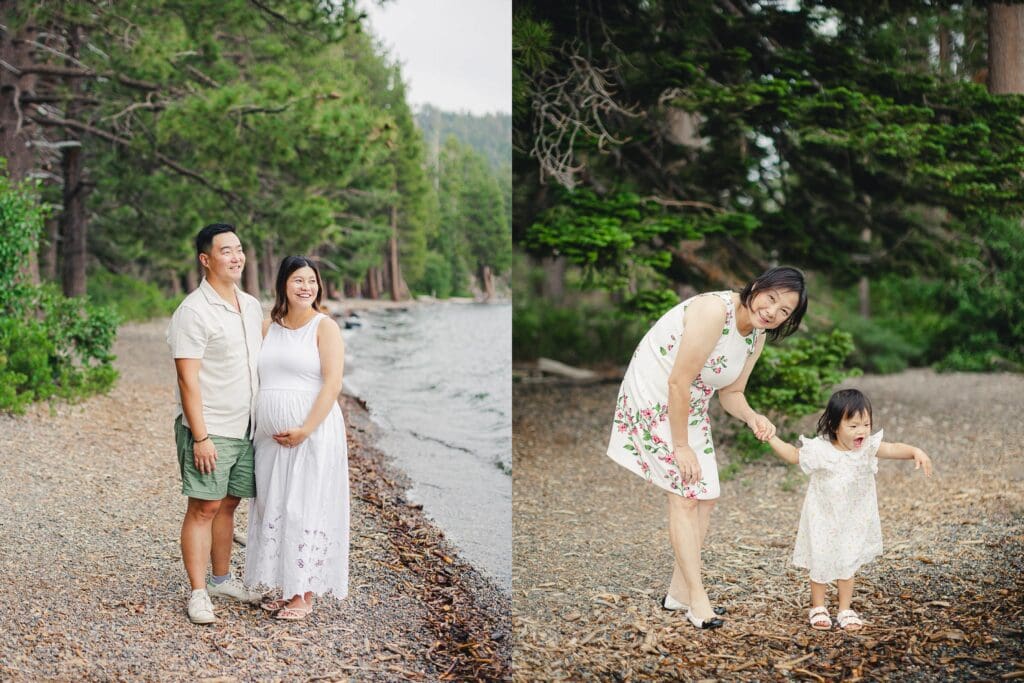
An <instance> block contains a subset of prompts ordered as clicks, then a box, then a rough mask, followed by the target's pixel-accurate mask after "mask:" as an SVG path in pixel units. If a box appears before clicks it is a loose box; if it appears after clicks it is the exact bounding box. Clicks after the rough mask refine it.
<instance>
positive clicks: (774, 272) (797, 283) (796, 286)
mask: <svg viewBox="0 0 1024 683" xmlns="http://www.w3.org/2000/svg"><path fill="white" fill-rule="evenodd" d="M765 289H778V290H781V291H784V292H796V295H797V302H796V307H795V308H794V309H793V310H792V312H791V313H790V314H789V317H788V318H786V321H785V322H784V323H782V324H781V325H779V326H778V327H776V328H775V329H773V330H768V331H767V333H766V334H767V337H768V340H769V341H775V340H776V339H785V338H786V337H788V336H789V335H791V334H793V333H794V332H796V331H797V330H798V329H799V328H800V321H801V320H803V318H804V313H806V312H807V283H806V282H805V281H804V274H803V273H801V272H800V271H799V270H797V269H796V268H791V267H790V266H777V267H775V268H770V269H769V270H766V271H765V272H764V273H762V274H761V275H760V277H757V278H755V279H754V280H752V281H751V282H750V283H749V284H748V285H747V286H746V287H744V288H743V291H742V292H740V303H741V304H743V305H744V306H749V305H750V301H751V300H752V299H753V298H754V296H755V295H756V294H757V293H758V292H760V291H762V290H765Z"/></svg>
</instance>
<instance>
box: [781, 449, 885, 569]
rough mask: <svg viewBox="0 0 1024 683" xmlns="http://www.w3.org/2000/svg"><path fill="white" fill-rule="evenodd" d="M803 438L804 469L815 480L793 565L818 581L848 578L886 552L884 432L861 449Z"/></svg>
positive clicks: (810, 487)
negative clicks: (880, 475) (879, 484)
mask: <svg viewBox="0 0 1024 683" xmlns="http://www.w3.org/2000/svg"><path fill="white" fill-rule="evenodd" d="M800 439H801V441H802V445H801V447H800V469H802V470H803V471H804V472H805V473H807V474H808V475H810V481H809V482H808V484H807V496H806V497H805V498H804V507H803V511H802V512H801V514H800V530H799V531H798V532H797V536H796V547H794V549H793V564H794V565H796V566H797V567H803V568H805V569H808V570H809V572H810V576H811V581H814V582H815V583H829V582H831V581H835V580H836V579H849V578H851V577H852V576H853V575H854V572H856V571H857V569H858V568H860V566H861V565H863V564H865V563H867V562H870V561H871V560H873V559H874V558H876V557H878V556H879V555H880V554H881V552H882V527H881V524H880V522H879V519H878V500H877V498H876V495H875V474H876V473H877V472H878V457H877V456H876V455H875V454H876V453H877V452H878V447H879V445H880V444H881V443H882V432H881V430H880V431H879V432H878V433H876V434H874V435H872V436H870V437H868V439H867V440H866V441H865V443H864V445H863V446H862V447H861V448H860V450H856V451H840V450H838V449H837V448H836V447H835V446H833V445H832V444H831V442H829V441H828V440H827V439H825V438H822V437H820V436H817V437H814V438H813V439H808V438H807V437H803V436H802V437H800Z"/></svg>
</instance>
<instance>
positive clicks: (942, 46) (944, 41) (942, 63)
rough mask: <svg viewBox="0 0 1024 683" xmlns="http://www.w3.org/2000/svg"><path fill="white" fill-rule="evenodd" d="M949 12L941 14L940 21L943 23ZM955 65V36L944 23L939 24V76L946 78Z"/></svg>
mask: <svg viewBox="0 0 1024 683" xmlns="http://www.w3.org/2000/svg"><path fill="white" fill-rule="evenodd" d="M948 14H949V13H948V12H941V13H940V14H939V21H940V22H943V21H945V20H946V19H947V17H948ZM952 64H953V34H952V32H951V31H950V30H949V27H948V26H946V25H945V24H944V23H940V24H939V74H940V75H941V76H942V77H943V78H945V77H947V76H949V75H950V74H951V73H952V72H953V69H952Z"/></svg>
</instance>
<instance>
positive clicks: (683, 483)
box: [608, 267, 807, 628]
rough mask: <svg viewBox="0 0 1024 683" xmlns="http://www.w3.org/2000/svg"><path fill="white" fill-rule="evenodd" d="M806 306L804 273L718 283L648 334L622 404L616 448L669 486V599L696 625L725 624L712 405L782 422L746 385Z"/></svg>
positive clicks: (756, 421) (758, 423)
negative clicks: (723, 288)
mask: <svg viewBox="0 0 1024 683" xmlns="http://www.w3.org/2000/svg"><path fill="white" fill-rule="evenodd" d="M806 310H807V291H806V287H805V285H804V277H803V274H802V273H801V272H800V271H799V270H796V269H795V268H788V267H780V268H772V269H771V270H769V271H767V272H765V273H764V274H763V275H761V276H760V277H758V278H757V279H755V280H754V281H753V282H751V283H750V284H748V285H747V286H746V287H745V288H744V289H743V291H741V292H739V293H737V292H711V293H708V294H701V295H698V296H695V297H692V298H690V299H687V300H686V301H684V302H682V303H681V304H679V305H678V306H676V307H675V308H673V309H671V310H670V311H668V312H667V313H666V314H665V315H663V316H662V317H661V319H659V320H658V322H656V323H655V324H654V326H653V327H652V328H651V329H650V330H649V331H648V332H647V334H646V335H644V338H643V339H642V340H641V341H640V344H639V345H638V346H637V349H636V351H635V352H634V353H633V359H632V360H631V361H630V363H629V368H628V369H627V370H626V376H625V377H624V378H623V380H622V386H621V387H620V389H619V396H618V401H617V402H616V406H615V419H614V424H613V425H612V435H611V439H610V440H609V443H608V456H609V457H610V458H612V459H613V460H614V461H615V462H617V463H619V464H620V465H622V466H623V467H625V468H626V469H628V470H630V471H631V472H633V473H634V474H636V475H638V476H641V477H643V478H644V479H646V480H647V481H649V482H651V483H652V484H655V485H656V486H658V487H660V488H662V489H664V490H665V491H667V492H668V511H669V517H668V525H669V538H670V540H671V542H672V549H673V553H674V556H675V564H674V567H673V571H672V581H671V583H670V584H669V588H668V593H667V594H666V595H665V598H664V600H663V601H662V606H663V607H664V608H665V609H669V610H680V611H683V612H684V613H685V614H686V617H687V619H688V620H689V621H690V623H691V624H693V625H694V626H696V627H697V628H717V627H719V626H721V625H722V623H723V622H722V620H721V619H716V618H715V614H722V613H724V610H720V609H712V607H711V602H710V600H709V599H708V596H707V593H706V592H705V591H704V585H703V583H702V580H701V546H702V545H703V543H704V538H705V536H706V535H707V531H708V524H709V521H710V515H711V509H712V507H713V506H714V504H715V499H717V498H718V496H719V486H718V469H717V466H716V463H715V448H714V442H713V440H712V438H711V421H710V418H709V416H708V408H709V406H710V404H711V397H712V396H713V395H714V394H715V391H716V390H717V391H719V402H720V403H721V404H722V407H723V408H725V410H726V412H728V413H729V414H730V415H732V416H733V417H736V418H738V419H740V420H742V421H743V422H744V423H746V424H747V426H748V427H750V429H751V431H753V432H754V434H755V435H756V436H757V437H758V438H760V439H768V438H770V437H771V436H772V435H774V434H775V427H774V425H772V423H771V422H770V421H769V420H768V418H766V417H765V416H764V415H761V414H759V413H757V412H756V411H755V410H754V409H753V408H751V407H750V405H749V404H748V403H747V399H746V397H745V396H744V395H743V390H744V389H745V388H746V385H747V378H748V377H750V372H751V371H752V370H753V369H754V364H755V363H757V359H758V357H759V356H760V355H761V350H762V349H763V348H764V343H765V338H766V337H767V338H768V339H772V340H774V339H776V338H778V337H785V336H787V335H789V334H792V333H793V332H795V331H796V330H797V328H798V327H799V326H800V320H801V319H802V318H803V315H804V312H805V311H806Z"/></svg>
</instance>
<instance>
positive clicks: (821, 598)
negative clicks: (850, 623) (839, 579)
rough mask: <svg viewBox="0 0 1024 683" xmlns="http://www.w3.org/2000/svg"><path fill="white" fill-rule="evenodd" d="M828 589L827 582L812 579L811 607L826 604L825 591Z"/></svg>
mask: <svg viewBox="0 0 1024 683" xmlns="http://www.w3.org/2000/svg"><path fill="white" fill-rule="evenodd" d="M827 590H828V584H827V583H817V582H816V581H811V607H824V606H825V591H827Z"/></svg>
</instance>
